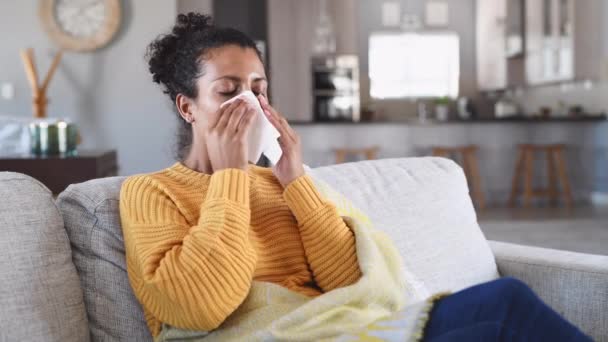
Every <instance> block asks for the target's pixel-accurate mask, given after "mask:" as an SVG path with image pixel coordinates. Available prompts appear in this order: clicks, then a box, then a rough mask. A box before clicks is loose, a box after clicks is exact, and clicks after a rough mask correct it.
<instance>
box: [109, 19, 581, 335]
mask: <svg viewBox="0 0 608 342" xmlns="http://www.w3.org/2000/svg"><path fill="white" fill-rule="evenodd" d="M148 60H149V67H150V72H151V73H152V75H153V80H154V82H156V83H159V84H161V85H162V86H163V88H164V92H165V93H166V94H167V95H168V96H169V97H170V99H171V101H172V102H173V103H174V104H175V106H176V109H177V113H178V114H179V116H178V119H179V130H180V131H179V132H180V133H179V144H178V145H179V146H178V159H179V162H177V163H176V164H174V165H173V166H171V167H169V168H167V169H165V170H162V171H159V172H156V173H152V174H147V175H138V176H134V177H130V178H129V179H128V180H127V181H125V183H124V184H123V187H122V190H121V202H120V205H121V219H122V224H123V230H124V236H125V244H126V251H127V268H128V273H129V279H130V282H131V286H132V287H133V290H134V292H135V295H136V296H137V298H138V300H139V301H140V302H141V304H142V306H143V308H144V312H145V316H146V321H147V323H148V326H149V328H150V331H151V333H152V335H153V336H157V335H158V334H159V333H160V331H161V329H162V328H163V327H164V326H173V327H179V328H182V329H190V330H197V331H210V330H213V329H215V328H217V327H218V326H220V324H221V323H222V322H223V321H224V320H226V318H227V317H228V316H229V315H230V314H231V313H232V312H233V311H234V310H235V309H236V308H237V307H238V306H239V305H240V304H241V303H242V302H243V300H244V299H245V297H246V295H247V293H248V291H249V288H250V286H251V283H252V281H254V280H256V281H266V282H271V283H275V284H278V285H281V286H283V287H286V288H288V289H290V290H292V291H296V292H298V293H301V294H304V295H306V296H309V297H315V296H318V295H320V294H322V293H324V292H328V291H332V290H333V289H336V288H340V287H344V286H348V285H350V284H353V283H355V282H356V281H357V280H358V279H359V278H360V277H361V272H360V270H359V266H358V263H357V255H356V250H355V237H354V235H353V233H352V231H351V230H350V229H349V228H348V226H347V225H346V224H345V222H344V221H343V219H342V218H341V217H340V216H339V215H338V213H337V211H336V209H335V207H334V206H333V205H332V204H331V203H328V202H326V201H324V200H323V199H322V197H321V196H320V194H319V192H318V191H317V189H315V186H314V185H313V183H312V181H311V179H310V178H309V176H307V175H305V173H304V169H303V167H302V156H301V147H300V140H299V138H298V136H297V134H296V133H295V132H294V131H293V129H292V128H291V127H290V126H289V124H288V123H287V121H286V120H285V118H284V117H283V116H282V115H281V114H280V113H278V112H277V111H276V110H275V109H274V108H273V107H272V106H270V105H269V103H268V101H267V90H268V81H267V78H266V73H265V70H264V65H263V64H262V61H261V58H260V53H259V51H258V50H257V49H256V47H255V44H254V42H253V41H252V40H251V39H250V38H249V37H247V36H246V35H245V34H243V33H242V32H239V31H237V30H234V29H224V28H217V27H215V26H213V25H212V24H211V19H210V18H209V17H207V16H203V15H200V14H194V13H190V14H188V15H179V16H178V18H177V22H176V24H175V26H174V27H173V29H172V31H171V33H169V34H167V35H164V36H161V37H159V38H158V39H157V40H155V41H154V42H152V43H151V44H150V46H149V50H148ZM249 90H250V91H253V92H254V93H255V94H256V96H257V98H258V100H259V102H260V104H261V106H262V108H263V110H264V112H265V115H266V116H267V118H268V119H269V121H270V122H271V123H272V124H273V125H274V126H275V127H276V128H277V130H278V131H279V132H280V134H281V137H280V138H279V144H280V146H281V149H282V150H283V155H282V157H281V159H280V160H279V161H278V163H277V165H276V166H275V167H273V168H272V169H267V168H262V167H257V166H255V165H251V164H249V163H248V162H247V142H246V139H245V137H246V136H247V133H248V130H249V129H250V127H251V124H252V119H253V118H254V114H255V110H254V107H253V106H252V105H251V104H249V103H247V102H246V101H238V100H237V101H234V102H232V103H230V104H229V105H227V106H220V105H221V104H222V103H224V102H226V101H227V100H229V99H231V98H233V97H235V96H236V95H238V94H240V93H241V92H243V91H249ZM472 337H475V338H479V337H485V338H487V339H489V340H496V339H499V340H500V339H509V340H510V339H520V340H525V339H532V340H587V338H586V337H585V336H584V335H583V334H582V333H581V332H580V331H579V330H578V329H576V328H575V327H574V326H572V325H571V324H570V323H568V322H566V321H565V320H563V319H562V318H561V317H560V316H559V315H558V314H556V313H555V312H553V311H552V310H551V309H550V308H549V307H547V306H546V305H545V304H543V303H542V302H541V301H540V300H539V299H538V298H537V297H536V296H535V295H534V294H533V293H532V292H531V291H530V290H529V289H528V288H527V287H526V286H525V285H523V284H522V283H521V282H519V281H516V280H514V279H501V280H498V281H495V282H492V283H488V284H484V285H479V286H476V287H473V288H470V289H467V290H464V291H462V292H459V293H457V294H454V295H451V296H449V297H446V298H444V299H442V300H441V301H439V302H438V303H437V304H436V306H435V308H434V309H433V312H432V315H431V319H430V321H429V323H428V324H427V327H426V330H425V339H427V340H437V341H440V340H453V339H458V340H461V339H462V340H466V339H471V338H472ZM556 337H559V339H558V338H556Z"/></svg>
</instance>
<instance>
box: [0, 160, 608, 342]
mask: <svg viewBox="0 0 608 342" xmlns="http://www.w3.org/2000/svg"><path fill="white" fill-rule="evenodd" d="M310 172H311V173H312V174H314V175H315V176H317V177H320V178H322V179H324V180H325V181H327V182H329V183H330V184H332V186H334V187H335V188H336V189H337V190H339V191H340V192H342V193H344V194H346V195H347V196H349V197H350V198H352V199H353V202H355V204H356V205H357V206H359V207H361V208H362V209H363V210H365V211H366V212H367V213H368V214H369V215H370V217H371V218H372V220H373V221H374V223H375V224H376V226H377V227H378V228H379V229H383V230H385V231H386V232H387V233H388V234H389V235H390V236H391V238H392V239H393V240H394V241H395V244H396V245H397V247H398V248H399V250H400V252H401V254H402V255H403V256H404V270H403V271H404V272H406V278H407V279H408V281H409V285H410V288H412V289H413V292H412V296H417V297H420V298H424V297H425V296H428V295H430V294H432V293H434V292H438V291H444V290H451V291H458V290H460V289H462V288H465V287H468V286H471V285H473V284H477V283H480V282H483V281H487V280H491V279H494V278H496V277H498V276H514V277H516V278H519V279H521V280H523V281H524V282H526V283H527V284H528V285H530V286H531V287H532V288H533V289H534V290H535V291H536V292H537V293H538V294H539V295H540V296H541V297H542V298H543V299H544V300H545V301H546V302H548V303H549V304H550V305H551V306H552V307H554V308H555V309H556V310H557V311H558V312H560V313H561V314H563V315H564V316H565V317H567V318H568V319H569V320H570V321H572V322H574V323H575V324H577V325H578V326H580V327H581V328H582V329H583V330H584V331H585V332H586V333H588V334H589V335H591V336H593V337H594V339H596V340H598V341H608V257H607V256H597V255H586V254H579V253H571V252H564V251H557V250H549V249H543V248H535V247H526V246H519V245H513V244H507V243H500V242H489V243H488V242H487V241H486V240H485V238H484V237H483V234H482V233H481V230H480V229H479V226H478V225H477V222H476V217H475V212H474V210H473V207H472V204H471V201H470V198H469V196H468V189H467V186H466V181H465V178H464V175H463V173H462V170H461V169H460V168H459V167H457V166H456V165H455V164H454V163H452V162H450V161H447V160H445V159H438V158H415V159H394V160H382V161H374V162H360V163H353V164H343V165H338V166H331V167H325V168H319V169H314V170H312V171H310ZM123 180H124V178H121V177H114V178H106V179H98V180H93V181H90V182H87V183H82V184H76V185H72V186H70V187H69V188H68V189H67V190H66V191H64V192H63V193H62V194H61V195H60V196H59V197H58V198H57V199H56V200H55V199H53V197H52V195H51V193H50V192H49V191H48V189H46V188H45V187H44V185H42V184H40V183H39V182H37V181H36V180H34V179H32V178H30V177H28V176H25V175H21V174H16V173H10V172H3V173H0V198H1V199H2V202H1V203H0V227H2V228H0V229H2V233H1V234H2V235H1V236H2V238H0V256H2V260H3V262H2V264H1V266H0V284H1V285H0V302H1V303H2V306H0V327H1V329H0V341H78V342H80V341H88V340H93V341H150V340H151V337H150V335H149V333H148V331H147V329H146V326H145V321H144V317H143V313H142V310H141V307H140V306H139V304H138V302H137V300H136V299H135V297H134V296H133V294H132V292H131V289H130V287H129V283H128V279H127V274H126V266H125V258H124V246H123V240H122V232H121V228H120V221H119V216H118V199H119V190H120V185H121V183H122V181H123Z"/></svg>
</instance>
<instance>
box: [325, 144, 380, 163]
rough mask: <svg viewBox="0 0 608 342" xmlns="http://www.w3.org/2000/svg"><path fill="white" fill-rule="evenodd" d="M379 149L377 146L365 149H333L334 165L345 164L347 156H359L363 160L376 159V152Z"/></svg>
mask: <svg viewBox="0 0 608 342" xmlns="http://www.w3.org/2000/svg"><path fill="white" fill-rule="evenodd" d="M379 149H380V148H379V147H377V146H372V147H367V148H337V149H334V153H335V155H336V164H340V163H345V162H346V157H347V156H349V155H360V156H363V158H364V160H372V159H376V157H377V156H378V150H379Z"/></svg>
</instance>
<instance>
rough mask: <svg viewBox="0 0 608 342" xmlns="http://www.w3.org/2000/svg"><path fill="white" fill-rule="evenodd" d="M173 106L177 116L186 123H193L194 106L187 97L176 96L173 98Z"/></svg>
mask: <svg viewBox="0 0 608 342" xmlns="http://www.w3.org/2000/svg"><path fill="white" fill-rule="evenodd" d="M175 106H176V107H177V111H178V112H179V115H180V116H181V117H182V118H183V119H184V120H185V121H186V122H188V123H193V122H194V112H195V106H196V104H195V103H194V101H192V100H191V99H190V98H189V97H188V96H185V95H183V94H177V96H176V97H175Z"/></svg>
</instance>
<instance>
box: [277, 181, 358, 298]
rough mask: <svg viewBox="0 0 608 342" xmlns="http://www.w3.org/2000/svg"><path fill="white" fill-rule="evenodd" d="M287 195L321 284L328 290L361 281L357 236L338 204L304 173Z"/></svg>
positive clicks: (312, 268)
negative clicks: (339, 210)
mask: <svg viewBox="0 0 608 342" xmlns="http://www.w3.org/2000/svg"><path fill="white" fill-rule="evenodd" d="M283 197H284V198H285V201H286V202H287V205H288V206H289V208H290V209H291V211H292V212H293V214H294V216H295V217H296V220H297V221H298V227H299V230H300V235H301V237H302V243H303V245H304V251H305V254H306V258H307V259H308V263H309V265H310V268H311V270H312V273H313V276H314V278H315V281H316V283H317V285H319V287H321V289H322V290H323V291H325V292H327V291H331V290H333V289H335V288H339V287H344V286H347V285H351V284H353V283H355V282H356V281H357V280H359V278H360V277H361V271H360V269H359V264H358V262H357V253H356V248H355V235H354V233H353V232H352V230H351V229H350V228H349V227H348V226H347V225H346V223H345V222H344V220H343V219H342V217H341V216H340V215H339V214H338V211H337V209H336V207H335V206H334V205H333V204H332V203H330V202H328V201H326V200H325V199H323V198H322V196H321V194H320V193H319V192H318V191H317V189H316V188H315V186H314V184H313V182H312V179H311V178H310V177H309V176H307V175H304V176H301V177H299V178H298V179H296V180H294V181H293V182H291V183H290V184H289V185H288V186H287V187H286V188H285V191H284V194H283Z"/></svg>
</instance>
